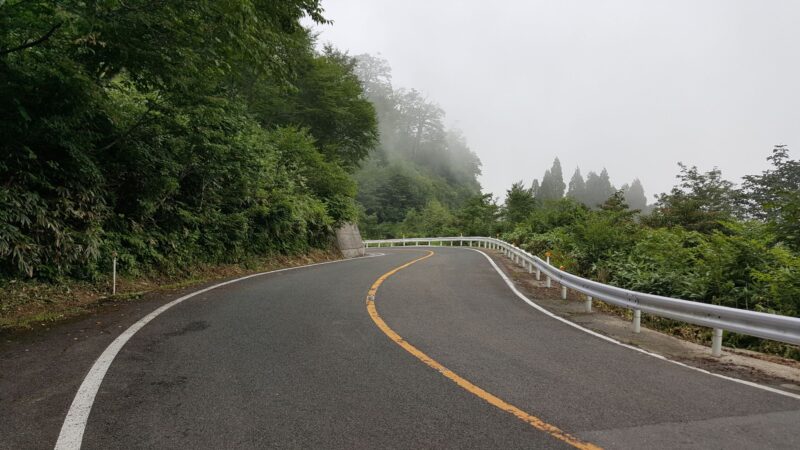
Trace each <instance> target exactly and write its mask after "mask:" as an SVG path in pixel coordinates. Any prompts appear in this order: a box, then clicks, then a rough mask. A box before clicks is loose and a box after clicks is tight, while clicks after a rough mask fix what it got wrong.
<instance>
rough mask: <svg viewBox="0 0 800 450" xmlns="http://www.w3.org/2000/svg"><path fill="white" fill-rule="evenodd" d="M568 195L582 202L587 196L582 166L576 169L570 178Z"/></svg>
mask: <svg viewBox="0 0 800 450" xmlns="http://www.w3.org/2000/svg"><path fill="white" fill-rule="evenodd" d="M567 197H569V198H572V199H575V200H577V201H579V202H581V203H583V201H584V199H585V198H586V182H585V181H584V180H583V175H581V169H580V168H577V169H575V173H574V174H572V178H571V179H570V180H569V190H568V191H567Z"/></svg>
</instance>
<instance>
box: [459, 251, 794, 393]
mask: <svg viewBox="0 0 800 450" xmlns="http://www.w3.org/2000/svg"><path fill="white" fill-rule="evenodd" d="M469 250H472V251H475V252H478V253H480V254H481V255H483V256H484V257H485V258H486V259H487V260H488V261H489V263H490V264H491V265H492V267H494V270H495V271H497V273H498V274H500V277H501V278H502V279H503V281H505V282H506V285H507V286H508V287H509V288H510V289H511V291H512V292H514V294H516V295H517V297H519V298H520V299H522V300H523V301H524V302H525V303H527V304H528V305H530V306H532V307H533V308H535V309H536V310H538V311H539V312H541V313H543V314H545V315H547V316H550V317H552V318H553V319H556V320H558V321H561V322H563V323H565V324H567V325H569V326H571V327H573V328H577V329H579V330H581V331H583V332H585V333H588V334H591V335H592V336H595V337H598V338H600V339H602V340H604V341H608V342H611V343H612V344H617V345H620V346H622V347H625V348H628V349H631V350H634V351H637V352H639V353H644V354H645V355H649V356H652V357H653V358H658V359H660V360H662V361H667V362H671V363H672V364H677V365H679V366H682V367H686V368H687V369H692V370H695V371H697V372H701V373H704V374H706V375H711V376H714V377H717V378H722V379H723V380H728V381H733V382H735V383H740V384H744V385H747V386H750V387H754V388H757V389H762V390H765V391H769V392H772V393H774V394H779V395H783V396H785V397H791V398H793V399H796V400H800V395H798V394H793V393H791V392H786V391H782V390H780V389H775V388H773V387H769V386H764V385H763V384H758V383H753V382H752V381H746V380H741V379H739V378H733V377H729V376H725V375H720V374H718V373H714V372H709V371H708V370H705V369H701V368H699V367H694V366H690V365H688V364H684V363H682V362H680V361H675V360H672V359H669V358H667V357H665V356H662V355H659V354H657V353H652V352H648V351H647V350H643V349H641V348H638V347H634V346H632V345H628V344H625V343H622V342H620V341H618V340H616V339H613V338H610V337H608V336H605V335H603V334H600V333H597V332H595V331H592V330H590V329H588V328H584V327H582V326H580V325H578V324H577V323H575V322H571V321H569V320H567V319H565V318H563V317H560V316H557V315H555V314H553V313H551V312H550V311H548V310H546V309H544V308H543V307H541V306H539V305H538V304H536V303H534V302H533V301H532V300H531V299H529V298H528V297H526V296H525V294H523V293H522V292H520V291H519V289H517V287H516V286H515V285H514V282H513V281H511V279H510V278H508V276H507V275H506V274H505V273H504V272H503V271H502V270H501V269H500V267H498V266H497V264H496V263H495V262H494V260H492V258H491V257H490V256H489V255H487V254H486V253H484V252H482V251H480V250H476V249H474V248H471V249H469Z"/></svg>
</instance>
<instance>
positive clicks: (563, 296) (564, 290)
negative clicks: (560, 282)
mask: <svg viewBox="0 0 800 450" xmlns="http://www.w3.org/2000/svg"><path fill="white" fill-rule="evenodd" d="M566 299H567V287H566V286H561V300H566Z"/></svg>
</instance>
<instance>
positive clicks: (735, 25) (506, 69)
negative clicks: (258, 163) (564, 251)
mask: <svg viewBox="0 0 800 450" xmlns="http://www.w3.org/2000/svg"><path fill="white" fill-rule="evenodd" d="M323 5H324V7H325V10H326V16H327V17H328V18H329V19H332V20H334V21H335V23H334V24H333V25H332V26H322V27H314V28H315V29H316V30H317V31H319V32H320V40H321V41H322V42H331V43H333V44H334V45H335V46H337V47H339V48H340V49H343V50H348V51H349V52H350V53H351V54H359V53H371V54H381V55H382V56H383V57H385V58H386V59H388V60H389V62H390V63H391V65H392V69H393V75H394V77H393V84H394V85H395V87H407V88H416V89H418V90H421V91H423V92H424V93H425V94H427V95H428V97H429V98H430V99H432V100H435V101H436V102H438V103H439V104H440V105H441V106H442V107H443V108H444V109H445V111H446V112H447V123H448V124H449V125H455V126H457V127H458V128H460V129H462V130H463V131H464V134H465V135H466V136H467V139H468V141H469V144H470V147H471V148H472V149H473V150H474V151H475V152H476V153H477V154H478V156H479V157H480V158H481V160H482V161H483V176H482V177H481V183H482V185H483V187H484V190H485V191H489V192H494V193H495V194H496V195H500V196H501V197H502V196H503V195H504V192H505V190H506V189H507V188H508V187H509V186H510V185H511V183H512V182H514V181H517V180H524V181H525V183H526V184H528V185H529V184H530V182H531V181H532V180H533V179H534V178H539V179H541V176H542V173H543V172H544V170H545V169H546V168H547V167H549V165H550V163H551V162H552V160H553V158H554V157H556V156H558V157H560V158H561V162H562V165H563V167H564V177H565V182H567V183H568V182H569V177H570V176H571V175H572V171H573V170H574V169H575V166H576V165H580V168H581V171H582V172H583V173H584V176H585V174H586V173H587V172H588V171H589V170H596V171H599V170H600V169H602V168H603V167H606V168H607V169H608V171H609V173H610V174H611V179H612V182H614V183H615V184H616V185H617V187H619V186H620V185H622V184H623V183H625V182H630V180H631V179H633V178H634V177H639V178H641V180H642V182H643V183H644V187H645V190H646V191H647V192H646V193H647V195H648V199H649V201H651V202H652V201H653V194H655V193H658V192H664V191H667V190H669V189H670V188H671V186H672V185H673V184H674V181H675V178H674V177H675V174H676V173H677V172H678V167H677V164H676V163H677V162H678V161H683V162H685V163H687V164H690V165H697V166H698V167H699V168H701V169H703V170H707V169H710V168H712V167H713V166H718V167H719V168H720V169H722V171H723V175H725V176H726V178H729V179H732V180H736V181H738V177H740V176H742V175H744V174H747V173H757V172H760V171H761V170H763V169H765V168H766V167H767V162H766V161H765V158H766V157H767V156H768V154H769V152H770V150H771V149H772V147H773V145H774V144H781V143H782V144H788V145H789V146H790V148H791V149H792V155H793V156H795V157H796V155H797V150H798V148H800V108H799V107H800V2H792V1H772V0H770V1H744V2H743V1H731V0H722V1H699V0H697V1H672V0H671V1H660V2H656V1H644V0H642V1H600V0H593V1H547V2H540V1H493V2H486V1H468V0H461V1H451V0H447V1H445V0H435V1H434V0H427V1H420V0H404V1H396V0H395V1H388V0H360V1H359V0H338V1H326V2H324V3H323Z"/></svg>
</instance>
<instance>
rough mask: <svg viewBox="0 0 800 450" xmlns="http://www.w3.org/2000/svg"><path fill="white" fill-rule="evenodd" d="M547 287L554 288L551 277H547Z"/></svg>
mask: <svg viewBox="0 0 800 450" xmlns="http://www.w3.org/2000/svg"><path fill="white" fill-rule="evenodd" d="M545 286H547V287H550V286H552V281H551V280H550V275H548V276H547V282H546V283H545Z"/></svg>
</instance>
